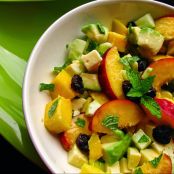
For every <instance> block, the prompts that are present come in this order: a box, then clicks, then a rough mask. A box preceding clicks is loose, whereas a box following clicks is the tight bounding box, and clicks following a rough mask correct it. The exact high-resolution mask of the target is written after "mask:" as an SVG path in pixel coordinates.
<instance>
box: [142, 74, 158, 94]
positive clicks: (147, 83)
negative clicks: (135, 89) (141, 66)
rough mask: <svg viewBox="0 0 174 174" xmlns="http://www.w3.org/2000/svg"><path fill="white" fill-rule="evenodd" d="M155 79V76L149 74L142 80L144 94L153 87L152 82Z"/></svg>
mask: <svg viewBox="0 0 174 174" xmlns="http://www.w3.org/2000/svg"><path fill="white" fill-rule="evenodd" d="M154 79H155V76H149V77H148V78H146V79H143V80H142V81H141V86H142V92H143V94H145V93H147V92H148V91H149V89H150V88H151V87H152V83H153V81H154Z"/></svg>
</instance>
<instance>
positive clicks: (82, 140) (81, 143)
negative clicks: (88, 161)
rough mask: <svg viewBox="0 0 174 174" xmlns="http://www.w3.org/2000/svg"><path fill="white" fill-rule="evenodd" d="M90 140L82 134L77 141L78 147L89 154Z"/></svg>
mask: <svg viewBox="0 0 174 174" xmlns="http://www.w3.org/2000/svg"><path fill="white" fill-rule="evenodd" d="M89 139H90V136H89V135H86V134H80V135H79V136H78V137H77V139H76V144H77V147H78V148H79V149H80V150H81V151H83V152H88V151H89V146H88V141H89Z"/></svg>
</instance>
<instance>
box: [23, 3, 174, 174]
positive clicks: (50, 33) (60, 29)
mask: <svg viewBox="0 0 174 174" xmlns="http://www.w3.org/2000/svg"><path fill="white" fill-rule="evenodd" d="M145 13H151V14H152V15H153V17H154V18H156V17H159V16H163V15H166V14H171V13H174V8H173V7H171V6H169V5H165V4H162V3H159V2H155V1H145V0H144V1H138V0H137V1H133V0H131V1H126V0H124V1H122V0H118V1H111V0H107V1H94V2H91V3H88V4H85V5H82V6H80V7H78V8H76V9H74V10H72V11H70V12H68V13H67V14H65V15H64V16H62V17H61V18H60V19H58V20H57V21H56V22H55V23H54V24H52V25H51V26H50V27H49V28H48V30H47V31H46V32H45V33H44V34H43V35H42V37H41V38H40V40H39V41H38V43H37V44H36V46H35V48H34V50H33V52H32V54H31V57H30V59H29V62H28V66H27V70H26V74H25V79H24V86H23V108H24V114H25V118H26V123H27V127H28V131H29V134H30V136H31V139H32V141H33V143H34V145H35V147H36V150H37V151H38V153H39V155H40V156H41V158H42V160H43V161H44V163H45V164H46V165H47V167H48V168H49V169H50V171H51V172H52V173H64V172H65V173H77V172H78V171H79V170H78V169H76V168H75V167H73V166H71V165H69V164H68V163H67V152H66V151H65V150H64V149H63V148H62V146H61V145H60V143H59V141H58V139H57V138H55V137H54V136H52V135H51V134H50V133H49V132H48V131H47V130H46V129H45V127H44V124H43V116H44V110H45V104H46V103H47V102H48V101H49V100H50V98H49V96H48V95H47V94H46V93H44V92H42V93H41V92H39V90H38V87H39V83H40V82H47V83H50V82H51V80H52V78H53V77H52V75H51V71H52V69H53V67H54V66H57V65H59V64H62V63H63V62H64V57H65V55H66V49H65V47H66V44H67V43H69V42H70V41H71V40H72V39H74V38H76V37H77V36H79V35H81V34H82V33H81V32H80V28H81V26H82V25H83V24H86V23H89V22H96V21H97V22H101V23H103V24H104V25H106V26H108V27H110V25H111V21H112V19H114V18H118V19H120V20H121V21H123V22H124V23H127V22H128V21H130V20H133V19H137V18H138V17H140V16H142V15H144V14H145Z"/></svg>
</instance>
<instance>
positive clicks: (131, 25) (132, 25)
mask: <svg viewBox="0 0 174 174" xmlns="http://www.w3.org/2000/svg"><path fill="white" fill-rule="evenodd" d="M135 26H136V24H135V22H134V21H130V22H128V23H127V25H126V27H135Z"/></svg>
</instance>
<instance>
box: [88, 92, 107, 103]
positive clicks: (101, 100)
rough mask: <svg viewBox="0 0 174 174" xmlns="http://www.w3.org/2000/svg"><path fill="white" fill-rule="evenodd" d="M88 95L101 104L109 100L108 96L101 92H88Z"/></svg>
mask: <svg viewBox="0 0 174 174" xmlns="http://www.w3.org/2000/svg"><path fill="white" fill-rule="evenodd" d="M90 95H91V97H92V98H93V99H94V100H96V101H97V102H98V103H100V104H101V105H103V104H104V103H106V102H108V101H109V99H108V97H107V96H106V95H105V94H104V93H102V92H90Z"/></svg>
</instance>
